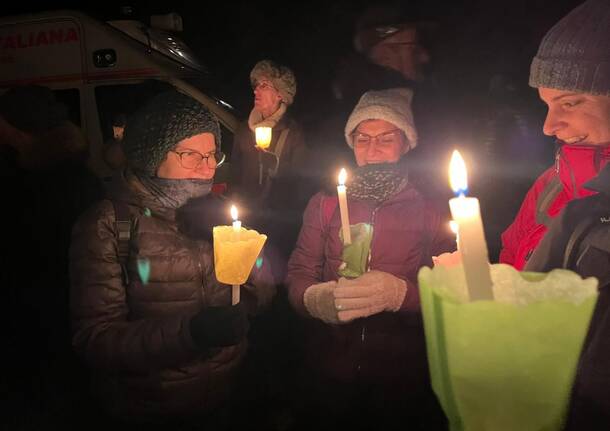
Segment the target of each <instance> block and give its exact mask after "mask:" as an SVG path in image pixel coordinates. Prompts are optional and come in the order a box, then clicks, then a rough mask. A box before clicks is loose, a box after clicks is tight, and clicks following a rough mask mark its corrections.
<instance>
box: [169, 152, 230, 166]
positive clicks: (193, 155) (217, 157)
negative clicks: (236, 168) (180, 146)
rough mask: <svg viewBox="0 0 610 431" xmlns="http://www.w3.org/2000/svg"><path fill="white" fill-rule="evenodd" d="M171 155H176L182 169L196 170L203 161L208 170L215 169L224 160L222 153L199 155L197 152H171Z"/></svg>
mask: <svg viewBox="0 0 610 431" xmlns="http://www.w3.org/2000/svg"><path fill="white" fill-rule="evenodd" d="M172 153H176V154H178V158H179V159H180V165H181V166H182V167H183V168H184V169H197V168H198V167H199V165H200V164H201V162H202V161H203V160H205V163H206V165H207V167H208V168H210V169H216V168H218V167H219V166H220V165H222V164H223V163H224V161H225V158H226V155H225V153H223V152H222V151H215V152H213V153H207V154H201V153H200V152H198V151H172Z"/></svg>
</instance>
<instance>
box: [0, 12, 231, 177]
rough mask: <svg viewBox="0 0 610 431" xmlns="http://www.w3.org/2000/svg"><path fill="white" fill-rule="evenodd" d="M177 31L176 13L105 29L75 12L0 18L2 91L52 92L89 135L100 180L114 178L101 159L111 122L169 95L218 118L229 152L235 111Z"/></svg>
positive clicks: (122, 22)
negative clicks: (182, 96) (30, 88)
mask: <svg viewBox="0 0 610 431" xmlns="http://www.w3.org/2000/svg"><path fill="white" fill-rule="evenodd" d="M181 30H182V20H181V18H180V16H179V15H177V14H175V13H172V14H167V15H160V16H152V17H151V20H150V25H146V24H143V23H142V22H139V21H135V20H129V19H126V20H116V21H108V22H102V21H99V20H96V19H94V18H93V17H91V16H88V15H86V14H84V13H81V12H77V11H72V10H61V11H52V12H42V13H36V14H28V15H19V16H9V17H2V18H0V92H4V91H6V90H8V89H9V88H11V87H14V86H20V85H30V84H33V85H41V86H46V87H48V88H50V89H51V90H53V92H54V93H55V96H56V97H57V99H58V100H60V101H61V102H63V103H64V104H65V105H66V106H67V107H68V109H69V112H70V116H71V120H72V121H74V122H75V123H76V124H77V125H79V126H80V127H81V128H82V130H83V131H84V133H85V134H86V136H87V138H88V141H89V146H90V159H89V166H90V168H91V169H92V170H93V171H94V172H95V173H96V174H97V175H99V176H101V177H106V176H108V175H110V174H111V169H110V167H109V166H108V165H107V164H106V163H105V162H104V157H103V154H104V149H105V145H108V143H109V142H110V141H112V138H113V136H112V133H113V132H112V125H113V122H114V119H115V118H116V117H117V116H124V117H127V118H129V115H130V114H131V113H133V112H134V111H135V110H137V109H138V108H139V107H140V106H142V104H143V103H145V101H146V100H148V99H149V98H150V97H151V96H154V95H155V94H157V93H159V92H161V91H164V90H167V89H168V88H175V89H178V90H179V91H182V92H184V93H186V94H188V95H190V96H192V97H193V98H195V99H197V100H198V101H200V102H201V103H202V104H204V105H205V106H207V107H208V108H209V109H210V110H211V111H212V112H214V113H215V114H216V115H217V117H218V118H219V120H220V123H221V129H222V148H223V151H225V152H228V151H230V147H231V144H232V140H233V134H234V131H235V130H236V128H237V124H238V119H237V117H236V112H235V110H234V109H233V108H232V107H231V105H230V104H229V103H227V102H226V101H224V100H223V99H222V98H220V97H219V96H218V95H217V94H215V93H214V91H213V85H212V84H211V78H210V74H209V73H208V71H207V70H206V68H205V66H204V65H203V64H202V63H201V62H200V61H199V60H198V59H197V58H196V57H195V55H194V54H193V52H192V51H191V50H190V49H189V48H188V46H186V45H185V44H184V43H183V42H182V41H181V40H180V39H179V38H177V37H176V32H177V31H181ZM221 169H222V168H221ZM221 169H219V171H220V170H221ZM225 169H227V168H225ZM223 171H224V170H223ZM217 174H221V175H222V172H218V173H217Z"/></svg>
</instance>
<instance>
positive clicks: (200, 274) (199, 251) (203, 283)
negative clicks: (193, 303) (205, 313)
mask: <svg viewBox="0 0 610 431" xmlns="http://www.w3.org/2000/svg"><path fill="white" fill-rule="evenodd" d="M201 254H202V253H201V245H199V248H198V251H197V254H196V257H197V267H198V268H199V277H201V306H202V307H203V306H204V305H205V300H204V298H205V289H204V287H205V277H204V276H203V268H202V267H201Z"/></svg>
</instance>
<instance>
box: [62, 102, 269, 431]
mask: <svg viewBox="0 0 610 431" xmlns="http://www.w3.org/2000/svg"><path fill="white" fill-rule="evenodd" d="M123 149H124V152H125V155H126V158H127V168H126V170H125V171H124V172H121V173H117V175H116V176H115V177H114V178H113V181H112V183H111V184H110V185H109V191H108V196H109V198H108V199H107V200H104V201H101V202H100V203H98V204H97V205H96V206H94V207H92V208H91V209H90V210H89V211H88V212H86V213H85V214H84V215H83V216H82V217H81V218H80V220H79V221H78V223H77V224H76V226H75V228H74V230H73V235H72V245H71V250H70V274H71V285H72V286H71V297H70V302H71V313H72V316H71V318H72V327H73V338H72V341H73V345H74V348H75V350H76V352H77V353H78V354H79V355H80V356H81V357H82V358H83V359H84V360H85V362H86V363H87V364H88V365H89V366H90V367H91V368H93V369H95V370H96V371H95V379H94V382H93V383H94V385H93V389H94V393H95V395H96V396H97V397H98V398H99V400H100V403H101V407H102V408H103V411H104V412H105V413H106V414H107V415H108V416H109V417H111V418H113V419H114V420H117V421H119V423H122V422H147V423H148V422H155V423H163V424H165V423H172V424H178V423H201V424H203V423H206V421H208V420H210V417H211V415H212V413H214V417H217V418H220V417H222V414H221V411H222V409H224V408H225V407H224V406H226V402H227V399H228V397H229V396H230V392H231V385H232V381H233V380H234V379H235V376H236V372H237V370H238V368H239V366H240V364H241V362H242V360H243V357H244V355H245V351H246V341H245V337H246V333H247V330H248V317H247V315H248V314H252V313H255V312H257V311H260V309H261V307H265V305H268V304H269V303H270V301H271V298H272V297H273V292H274V286H273V284H272V283H271V278H270V277H269V270H268V268H267V266H265V265H263V266H261V267H260V268H255V269H254V270H253V271H252V274H251V277H250V279H249V281H248V282H247V283H246V284H245V285H243V286H242V298H241V301H240V303H239V304H237V305H235V306H232V305H231V287H230V286H227V285H221V284H220V283H219V282H218V281H217V280H216V277H215V273H214V255H213V248H212V243H211V241H210V240H208V239H206V238H204V237H202V236H201V235H200V234H199V233H197V232H192V231H191V229H189V228H188V226H187V225H185V224H183V223H180V222H179V220H180V217H179V214H181V211H182V209H184V208H187V207H189V205H191V203H192V202H194V201H197V202H198V203H201V202H202V200H203V202H205V199H206V196H207V195H208V194H209V192H210V189H211V187H212V181H213V178H214V174H215V172H216V169H217V167H218V166H219V165H220V164H222V163H223V161H224V154H223V153H222V152H221V151H220V127H219V123H218V120H217V119H216V117H215V116H214V115H213V114H212V113H211V112H210V111H209V110H208V109H207V108H205V107H204V106H203V105H201V104H200V103H199V102H197V101H196V100H194V99H192V98H191V97H189V96H187V95H184V94H182V93H179V92H176V91H172V92H165V93H161V94H159V95H157V96H155V97H154V98H153V99H151V100H150V101H149V102H148V103H147V104H146V105H145V106H144V107H143V108H141V110H139V111H138V112H136V113H135V114H134V116H133V117H132V118H130V119H129V122H128V124H127V127H126V129H125V137H124V140H123ZM227 210H228V208H227ZM192 214H199V217H198V220H199V223H197V222H196V221H194V220H191V221H190V223H191V225H190V226H192V225H196V224H203V225H205V224H206V220H205V218H206V216H205V213H204V215H201V214H202V213H201V212H194V213H192ZM223 216H224V217H223V224H228V223H229V221H230V218H229V215H228V212H227V213H225V214H223ZM125 226H126V228H125Z"/></svg>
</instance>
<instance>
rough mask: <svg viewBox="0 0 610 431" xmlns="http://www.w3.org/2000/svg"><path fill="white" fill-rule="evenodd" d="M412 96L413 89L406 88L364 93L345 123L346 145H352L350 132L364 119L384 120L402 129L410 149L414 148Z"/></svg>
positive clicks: (415, 135) (415, 137) (414, 131)
mask: <svg viewBox="0 0 610 431" xmlns="http://www.w3.org/2000/svg"><path fill="white" fill-rule="evenodd" d="M412 97H413V91H411V90H410V89H408V88H390V89H388V90H380V91H367V92H366V93H364V94H363V95H362V97H361V98H360V101H358V104H357V105H356V107H355V108H354V110H353V111H352V113H351V114H350V116H349V118H348V120H347V124H346V125H345V140H346V141H347V145H349V146H350V147H352V148H353V147H354V146H353V143H352V139H351V134H352V132H353V131H354V130H355V129H356V127H358V124H360V123H362V122H363V121H366V120H384V121H387V122H388V123H392V124H394V125H395V126H396V127H398V128H399V129H400V130H402V131H403V132H404V133H405V135H406V137H407V140H408V141H409V147H410V148H411V149H413V148H415V146H416V145H417V130H416V129H415V124H414V123H413V112H412V111H411V99H412Z"/></svg>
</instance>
